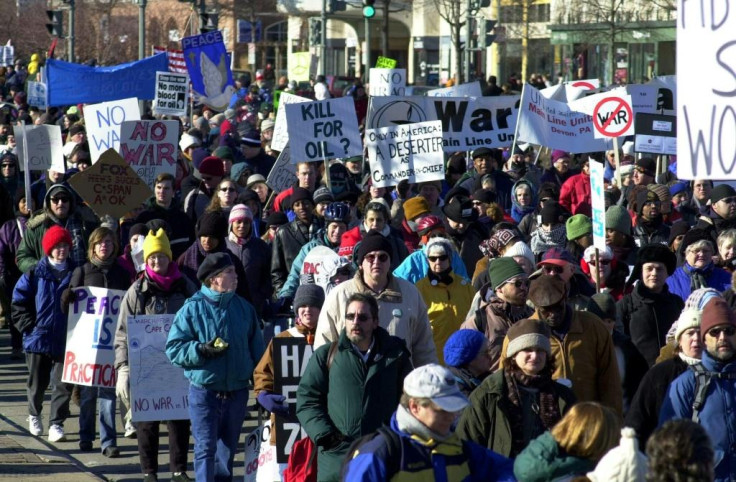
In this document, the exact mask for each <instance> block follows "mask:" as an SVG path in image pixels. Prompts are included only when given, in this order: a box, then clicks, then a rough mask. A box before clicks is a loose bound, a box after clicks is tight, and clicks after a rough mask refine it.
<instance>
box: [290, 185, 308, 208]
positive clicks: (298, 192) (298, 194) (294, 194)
mask: <svg viewBox="0 0 736 482" xmlns="http://www.w3.org/2000/svg"><path fill="white" fill-rule="evenodd" d="M289 198H290V199H291V205H292V206H293V205H294V204H296V202H297V201H309V202H313V201H312V193H311V192H309V191H307V190H306V189H304V188H303V187H298V186H297V187H295V188H294V189H293V190H292V191H291V196H289Z"/></svg>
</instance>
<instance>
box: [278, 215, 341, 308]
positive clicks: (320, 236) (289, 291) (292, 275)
mask: <svg viewBox="0 0 736 482" xmlns="http://www.w3.org/2000/svg"><path fill="white" fill-rule="evenodd" d="M317 246H327V247H328V248H330V249H332V250H333V251H335V253H337V248H339V247H340V246H339V245H338V246H331V245H330V241H329V240H328V239H327V232H326V231H325V230H324V229H320V230H319V231H318V232H317V235H316V236H315V238H314V239H312V240H311V241H307V244H305V245H304V246H302V248H301V249H300V250H299V254H297V255H296V258H294V262H293V263H292V264H291V269H289V277H288V278H286V283H284V286H283V287H282V288H281V291H279V298H293V297H294V295H296V290H297V288H299V285H300V284H301V275H302V266H303V265H304V259H305V258H306V257H307V255H308V254H309V252H310V251H311V250H312V248H316V247H317ZM269 259H271V258H269Z"/></svg>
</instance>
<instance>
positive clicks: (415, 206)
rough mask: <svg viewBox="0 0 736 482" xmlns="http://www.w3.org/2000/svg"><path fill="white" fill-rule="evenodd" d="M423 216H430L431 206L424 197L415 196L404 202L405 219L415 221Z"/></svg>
mask: <svg viewBox="0 0 736 482" xmlns="http://www.w3.org/2000/svg"><path fill="white" fill-rule="evenodd" d="M423 214H429V204H428V203H427V200H426V199H424V198H423V197H422V196H415V197H413V198H411V199H407V200H406V201H404V218H406V220H407V221H413V220H414V219H416V218H418V217H419V216H421V215H423Z"/></svg>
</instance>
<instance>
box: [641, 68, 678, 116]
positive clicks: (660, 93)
mask: <svg viewBox="0 0 736 482" xmlns="http://www.w3.org/2000/svg"><path fill="white" fill-rule="evenodd" d="M645 85H651V86H654V87H656V88H657V106H656V111H657V113H661V114H664V115H676V114H677V76H676V75H660V76H659V77H655V78H653V79H652V80H650V81H649V82H647V83H646V84H645Z"/></svg>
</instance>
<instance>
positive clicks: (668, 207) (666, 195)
mask: <svg viewBox="0 0 736 482" xmlns="http://www.w3.org/2000/svg"><path fill="white" fill-rule="evenodd" d="M647 189H649V190H650V191H652V192H653V193H654V194H656V195H657V199H659V201H660V202H661V203H662V206H661V207H660V208H659V212H661V213H662V214H669V213H670V212H672V195H671V194H670V190H669V188H668V187H667V186H665V185H664V184H650V185H649V186H647Z"/></svg>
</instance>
